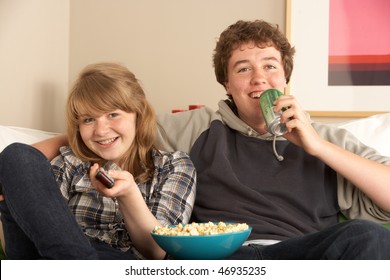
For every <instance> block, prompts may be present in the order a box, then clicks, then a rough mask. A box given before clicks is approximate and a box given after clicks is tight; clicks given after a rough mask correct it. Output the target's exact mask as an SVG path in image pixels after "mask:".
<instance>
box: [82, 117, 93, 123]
mask: <svg viewBox="0 0 390 280" xmlns="http://www.w3.org/2000/svg"><path fill="white" fill-rule="evenodd" d="M82 122H83V123H85V124H88V123H91V122H93V118H85V119H83V120H82Z"/></svg>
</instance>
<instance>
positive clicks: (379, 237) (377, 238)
mask: <svg viewBox="0 0 390 280" xmlns="http://www.w3.org/2000/svg"><path fill="white" fill-rule="evenodd" d="M347 223H348V226H347V227H346V228H345V229H346V231H347V232H348V233H349V234H353V235H354V236H361V237H362V239H364V240H365V241H366V242H383V243H385V244H388V245H387V246H390V230H388V229H387V228H385V227H384V226H383V225H381V224H378V223H375V222H372V221H367V220H350V221H348V222H347Z"/></svg>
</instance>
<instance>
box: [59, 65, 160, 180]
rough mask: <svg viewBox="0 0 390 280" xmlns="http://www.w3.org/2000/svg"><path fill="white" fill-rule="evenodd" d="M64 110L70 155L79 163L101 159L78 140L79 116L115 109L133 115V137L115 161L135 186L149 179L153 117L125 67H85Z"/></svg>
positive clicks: (80, 139)
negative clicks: (134, 123) (134, 114)
mask: <svg viewBox="0 0 390 280" xmlns="http://www.w3.org/2000/svg"><path fill="white" fill-rule="evenodd" d="M66 108H67V110H66V114H67V133H68V137H69V145H70V147H71V148H72V150H73V152H74V153H75V155H76V156H77V157H79V158H80V159H81V160H83V161H91V162H99V163H101V164H102V162H103V161H104V160H103V159H102V158H100V157H99V156H97V155H96V154H95V153H94V152H92V151H91V150H90V149H89V148H88V147H87V146H86V145H85V143H84V142H83V140H82V138H81V135H80V131H79V116H80V115H81V114H89V115H92V113H93V112H96V111H98V112H102V113H104V112H111V111H114V110H117V109H120V110H122V111H125V112H128V113H131V112H134V113H136V135H135V138H134V141H133V143H132V145H131V147H130V148H129V150H128V151H127V152H126V153H125V155H123V157H122V158H121V159H120V160H119V163H120V164H119V165H120V166H121V168H123V169H125V170H127V171H129V172H130V173H132V175H133V176H134V178H135V180H136V182H138V183H142V182H146V181H147V180H148V179H150V178H151V177H152V175H153V171H154V164H153V158H152V150H153V149H156V146H155V142H156V128H157V127H156V126H157V123H156V117H155V114H154V111H153V109H152V107H151V106H150V104H149V103H148V101H147V100H146V96H145V93H144V91H143V89H142V87H141V85H140V84H139V82H138V80H137V79H136V77H135V76H134V74H133V73H132V72H130V71H129V70H128V69H127V68H126V67H124V66H122V65H119V64H115V63H97V64H91V65H88V66H87V67H85V68H84V70H83V71H82V72H81V73H80V75H79V77H78V79H77V80H76V81H75V83H74V85H73V87H72V89H71V91H70V94H69V97H68V101H67V107H66ZM156 150H157V149H156Z"/></svg>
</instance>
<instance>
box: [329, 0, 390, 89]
mask: <svg viewBox="0 0 390 280" xmlns="http://www.w3.org/2000/svg"><path fill="white" fill-rule="evenodd" d="M329 3H330V9H329V60H328V65H329V68H328V74H329V75H328V85H329V86H336V85H353V86H360V85H390V1H389V0H371V1H367V0H330V1H329Z"/></svg>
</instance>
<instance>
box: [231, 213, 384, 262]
mask: <svg viewBox="0 0 390 280" xmlns="http://www.w3.org/2000/svg"><path fill="white" fill-rule="evenodd" d="M229 259H241V260H242V259H245V260H250V259H251V260H253V259H258V260H327V259H328V260H330V259H331V260H339V259H343V260H355V259H360V260H390V230H388V229H387V228H385V227H383V226H382V225H379V224H376V223H374V222H370V221H365V220H349V221H346V222H341V223H339V224H336V225H334V226H332V227H329V228H327V229H324V230H321V231H319V232H316V233H312V234H307V235H303V236H301V237H295V238H291V239H287V240H285V241H282V242H279V243H276V244H274V245H268V246H261V245H255V244H251V245H249V246H242V247H241V248H240V249H239V250H238V251H236V252H235V253H234V254H233V255H232V256H230V257H229Z"/></svg>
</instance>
